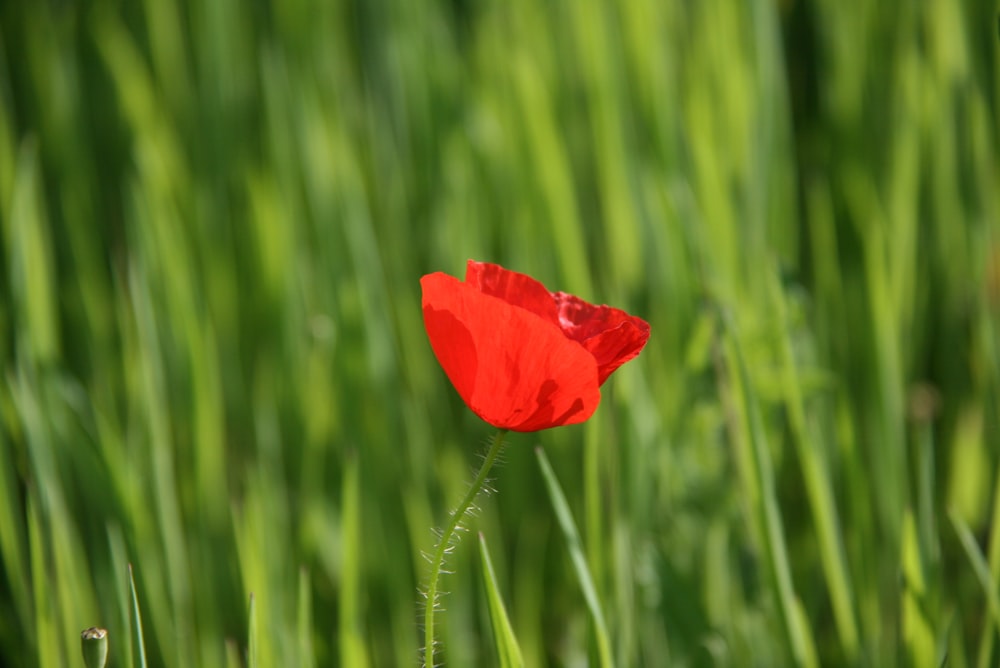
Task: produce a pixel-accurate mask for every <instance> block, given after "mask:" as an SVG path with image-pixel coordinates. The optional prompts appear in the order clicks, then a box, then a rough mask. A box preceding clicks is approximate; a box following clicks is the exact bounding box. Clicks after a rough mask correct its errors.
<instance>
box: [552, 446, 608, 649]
mask: <svg viewBox="0 0 1000 668" xmlns="http://www.w3.org/2000/svg"><path fill="white" fill-rule="evenodd" d="M535 455H536V456H537V457H538V466H539V468H540V469H541V471H542V476H543V477H544V478H545V488H546V489H547V490H548V492H549V500H550V501H551V502H552V510H553V511H554V512H555V514H556V519H557V520H558V522H559V528H560V529H561V530H562V534H563V538H564V539H565V541H566V548H567V549H568V550H569V556H570V560H571V561H572V562H573V570H574V572H575V573H576V579H577V582H578V583H579V585H580V589H581V590H582V591H583V598H584V600H586V602H587V608H588V609H589V610H590V616H591V619H592V620H593V622H594V635H595V639H596V641H597V654H598V662H599V665H600V666H602V668H609V666H613V665H614V661H613V660H612V658H611V657H612V654H611V641H610V639H609V637H608V625H607V623H606V622H605V621H604V612H603V611H602V609H601V603H600V599H599V598H598V596H597V588H596V587H595V586H594V579H593V577H592V576H591V574H590V567H589V566H588V565H587V557H586V556H585V555H584V553H583V545H582V544H581V542H580V534H579V532H578V531H577V529H576V523H575V522H574V521H573V514H572V513H571V512H570V509H569V503H567V502H566V495H565V494H563V491H562V487H561V486H560V485H559V480H558V479H557V478H556V474H555V471H553V470H552V466H551V465H550V464H549V460H548V458H547V457H546V456H545V452H544V451H543V450H542V449H541V448H535Z"/></svg>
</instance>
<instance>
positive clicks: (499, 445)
mask: <svg viewBox="0 0 1000 668" xmlns="http://www.w3.org/2000/svg"><path fill="white" fill-rule="evenodd" d="M506 436H507V430H506V429H501V430H500V432H499V433H497V435H496V436H494V437H493V440H492V442H491V443H490V449H489V451H488V452H487V453H486V458H485V459H484V460H483V465H482V466H481V467H480V469H479V473H478V474H476V479H475V480H474V481H473V482H472V486H470V487H469V491H468V492H466V494H465V498H463V499H462V502H461V503H460V504H459V505H458V507H457V508H456V509H455V510H454V511H453V512H452V514H451V519H450V520H449V522H448V527H447V528H446V529H445V530H444V533H442V534H441V538H440V539H439V540H438V544H437V548H436V549H435V550H434V557H433V560H432V562H431V574H430V581H429V582H428V583H427V601H426V604H425V609H424V668H431V667H432V666H433V665H434V612H435V606H437V597H438V582H439V581H440V579H441V573H442V568H443V567H444V558H445V555H446V554H447V553H448V548H449V547H450V546H451V541H452V539H453V538H454V536H455V532H456V531H457V529H458V525H459V524H460V523H461V521H462V518H463V517H465V515H466V513H468V512H469V509H470V508H472V504H473V502H475V500H476V497H477V496H479V493H480V492H481V491H482V490H483V486H484V485H485V484H486V478H487V476H488V475H489V473H490V469H491V468H493V464H494V463H496V460H497V458H498V457H499V456H500V452H501V451H502V450H503V446H504V439H505V437H506Z"/></svg>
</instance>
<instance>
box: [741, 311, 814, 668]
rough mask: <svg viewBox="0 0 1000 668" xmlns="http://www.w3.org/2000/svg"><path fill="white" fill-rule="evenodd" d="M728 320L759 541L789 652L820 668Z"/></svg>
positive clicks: (803, 663) (747, 383)
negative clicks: (797, 592) (803, 613)
mask: <svg viewBox="0 0 1000 668" xmlns="http://www.w3.org/2000/svg"><path fill="white" fill-rule="evenodd" d="M723 322H725V324H726V333H727V336H726V340H725V348H726V350H727V356H728V358H729V369H730V370H731V372H733V373H734V375H735V377H736V382H735V383H733V384H732V386H731V388H732V390H733V391H734V392H735V393H736V394H737V396H738V400H737V401H736V402H735V403H736V406H737V407H738V409H739V410H741V411H742V413H743V416H742V420H743V421H744V422H745V425H744V428H743V429H740V433H741V434H743V438H745V439H746V441H747V442H746V443H745V444H743V447H749V449H750V453H749V457H748V459H749V463H750V470H749V471H748V474H749V475H750V476H751V477H752V480H753V485H754V488H755V489H756V490H757V492H758V493H757V494H756V500H755V508H754V509H753V510H754V512H755V514H756V516H757V522H758V526H759V529H760V532H761V533H762V534H763V535H762V536H761V537H760V539H761V542H762V544H763V545H762V547H763V548H764V553H765V558H766V560H767V568H768V570H769V571H770V576H771V579H772V584H773V586H774V593H775V597H776V599H777V601H776V602H777V605H778V610H779V613H780V616H781V623H782V626H783V629H784V634H785V641H786V643H787V645H788V652H789V654H790V655H791V657H792V659H793V660H794V662H795V664H796V665H799V666H817V665H818V661H817V657H816V649H815V645H814V643H813V639H812V636H811V634H810V632H809V627H808V626H806V625H805V624H804V623H803V619H802V617H801V616H800V615H799V614H798V610H797V609H798V605H799V603H798V602H797V596H796V593H795V587H794V584H793V582H792V569H791V564H790V562H789V558H788V548H787V545H786V543H785V535H784V528H783V526H782V520H781V512H780V510H779V509H778V497H777V492H776V490H775V480H774V466H773V464H772V462H771V451H770V445H769V444H768V442H767V437H766V435H765V430H764V425H763V424H762V418H761V416H760V408H759V407H758V405H757V398H756V395H755V394H754V391H753V387H752V386H751V383H750V377H749V374H748V372H747V368H746V362H745V361H744V359H743V353H742V350H741V348H740V344H739V341H738V335H737V333H736V328H735V325H734V324H733V323H732V322H731V321H728V320H724V321H723Z"/></svg>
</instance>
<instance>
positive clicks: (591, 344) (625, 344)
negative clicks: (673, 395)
mask: <svg viewBox="0 0 1000 668" xmlns="http://www.w3.org/2000/svg"><path fill="white" fill-rule="evenodd" d="M552 297H553V298H554V300H555V303H556V305H557V310H558V313H559V324H560V326H561V327H562V329H563V331H564V332H565V333H566V336H568V337H569V338H571V339H573V340H574V341H579V342H580V343H581V344H582V345H583V347H584V348H586V349H587V350H589V351H590V353H591V354H592V355H593V356H594V359H595V360H596V361H597V375H598V378H599V381H598V382H599V383H600V384H601V385H603V384H604V381H606V380H607V379H608V376H610V375H611V374H612V372H614V370H615V369H617V368H618V367H620V366H621V365H622V364H624V363H625V362H628V361H629V360H630V359H632V358H633V357H635V356H636V355H638V354H639V352H640V351H641V350H642V349H643V347H644V346H645V345H646V341H648V340H649V323H647V322H646V321H645V320H643V319H642V318H637V317H635V316H633V315H629V314H628V313H626V312H625V311H622V310H620V309H616V308H613V307H611V306H594V305H593V304H588V303H587V302H585V301H583V300H582V299H580V298H579V297H574V296H573V295H568V294H566V293H565V292H557V293H555V294H554V295H552Z"/></svg>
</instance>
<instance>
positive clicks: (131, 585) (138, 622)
mask: <svg viewBox="0 0 1000 668" xmlns="http://www.w3.org/2000/svg"><path fill="white" fill-rule="evenodd" d="M128 591H129V595H130V596H131V598H132V629H133V630H134V631H135V646H136V649H138V650H139V668H146V641H145V640H144V638H143V631H142V615H141V614H140V613H139V595H138V594H137V593H136V591H135V578H134V577H133V576H132V564H129V565H128Z"/></svg>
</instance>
